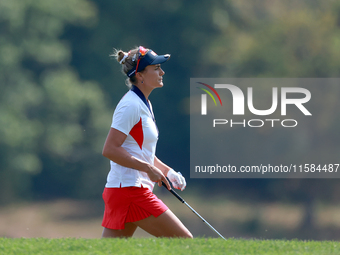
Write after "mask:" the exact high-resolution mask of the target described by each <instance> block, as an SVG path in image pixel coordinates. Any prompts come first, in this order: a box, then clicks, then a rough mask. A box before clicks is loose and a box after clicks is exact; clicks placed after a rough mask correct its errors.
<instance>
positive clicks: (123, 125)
mask: <svg viewBox="0 0 340 255" xmlns="http://www.w3.org/2000/svg"><path fill="white" fill-rule="evenodd" d="M140 111H141V109H140V106H139V105H138V104H136V103H135V102H133V101H121V102H120V103H119V104H118V105H117V107H116V109H115V111H114V113H113V118H112V124H111V127H112V128H114V129H117V130H119V131H120V132H123V133H124V134H126V135H128V134H129V133H130V131H131V129H132V128H133V127H134V125H136V124H137V123H138V122H139V121H140V116H141V115H140Z"/></svg>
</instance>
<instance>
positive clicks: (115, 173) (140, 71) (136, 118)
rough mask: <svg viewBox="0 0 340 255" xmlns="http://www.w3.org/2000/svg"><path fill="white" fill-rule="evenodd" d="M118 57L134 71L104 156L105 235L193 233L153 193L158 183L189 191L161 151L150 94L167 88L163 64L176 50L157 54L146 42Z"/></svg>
mask: <svg viewBox="0 0 340 255" xmlns="http://www.w3.org/2000/svg"><path fill="white" fill-rule="evenodd" d="M114 56H115V57H116V58H117V60H118V62H119V63H120V64H121V65H122V71H123V73H124V74H126V75H127V76H128V79H127V82H128V84H129V87H131V89H130V90H129V91H128V92H127V93H126V94H125V95H124V97H123V98H122V99H121V100H120V102H119V103H118V105H117V107H116V109H115V112H114V114H113V120H112V125H111V129H110V132H109V134H108V136H107V138H106V141H105V144H104V148H103V155H104V156H105V157H107V158H108V159H110V164H111V169H110V172H109V174H108V177H107V183H106V185H105V189H104V192H103V199H104V202H105V212H104V218H103V222H102V226H103V227H104V230H103V234H102V237H131V236H132V235H133V233H134V232H135V230H136V228H137V227H140V228H142V229H144V230H145V231H146V232H148V233H150V234H151V235H154V236H156V237H186V238H192V234H191V233H190V232H189V230H188V229H187V228H186V227H185V226H184V225H183V224H182V222H181V221H180V220H179V219H178V218H177V217H176V216H175V215H174V214H173V213H172V212H171V211H170V210H169V209H168V207H167V206H166V205H165V204H164V203H163V202H162V201H161V200H160V199H159V198H157V197H156V196H155V195H154V194H153V193H152V190H153V187H154V184H155V182H157V183H158V185H159V186H161V185H162V182H164V183H165V184H166V186H167V187H168V189H170V188H171V187H170V184H169V182H168V180H167V179H166V176H167V177H168V178H169V180H170V181H171V183H172V185H173V187H174V188H177V189H180V190H183V189H184V188H185V186H186V182H185V179H184V177H183V176H182V175H181V174H180V173H177V172H175V171H174V170H173V169H171V167H169V166H167V165H166V164H164V163H163V162H162V161H161V160H160V159H158V158H157V157H156V155H155V151H156V143H157V139H158V129H157V126H156V123H155V117H154V115H153V111H152V106H151V102H150V101H149V100H148V97H149V95H150V93H151V92H152V90H153V89H155V88H161V87H163V79H162V77H163V75H164V71H163V70H162V68H161V66H160V64H162V63H164V62H166V61H167V60H168V59H169V57H170V55H157V54H156V53H155V52H154V51H152V50H150V49H145V48H144V47H142V46H140V47H138V48H136V49H133V50H130V51H129V52H128V53H126V52H123V51H121V50H119V51H116V52H115V54H114Z"/></svg>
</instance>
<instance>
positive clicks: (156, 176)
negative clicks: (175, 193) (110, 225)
mask: <svg viewBox="0 0 340 255" xmlns="http://www.w3.org/2000/svg"><path fill="white" fill-rule="evenodd" d="M146 173H147V174H148V176H149V178H150V180H151V181H153V182H158V186H159V187H161V186H162V182H164V183H165V185H166V187H167V188H168V190H171V186H170V183H169V182H168V180H167V178H166V177H165V175H164V174H163V173H162V171H161V170H159V169H158V168H157V167H155V166H153V165H148V170H147V171H146Z"/></svg>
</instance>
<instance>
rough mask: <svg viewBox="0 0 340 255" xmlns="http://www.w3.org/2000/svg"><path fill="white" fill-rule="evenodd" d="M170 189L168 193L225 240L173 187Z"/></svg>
mask: <svg viewBox="0 0 340 255" xmlns="http://www.w3.org/2000/svg"><path fill="white" fill-rule="evenodd" d="M162 185H163V186H164V187H165V188H166V189H168V188H167V186H166V185H165V183H164V182H162ZM169 191H170V193H172V194H173V195H174V196H175V197H176V198H177V199H178V200H179V201H181V202H182V203H183V204H185V205H186V206H187V207H189V209H190V210H191V211H192V212H193V213H194V214H196V215H197V216H198V217H199V218H200V219H201V220H202V221H203V222H204V223H206V224H207V225H208V226H209V227H210V228H211V229H212V230H213V231H215V233H217V234H218V235H219V236H220V237H221V238H223V239H224V240H226V239H225V238H224V237H223V236H222V235H221V234H220V233H219V232H218V231H217V230H216V229H215V228H214V227H213V226H211V225H210V224H209V222H207V221H206V220H205V219H204V218H203V217H202V216H201V215H199V214H198V213H197V212H196V211H195V210H194V208H192V207H191V206H190V205H189V204H188V203H187V202H185V200H184V199H183V198H181V196H180V195H178V194H177V193H176V191H174V190H173V189H171V190H169Z"/></svg>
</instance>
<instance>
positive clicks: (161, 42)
mask: <svg viewBox="0 0 340 255" xmlns="http://www.w3.org/2000/svg"><path fill="white" fill-rule="evenodd" d="M339 28H340V3H339V2H338V1H321V0H303V1H293V0H289V1H279V0H274V1H272V0H265V1H251V2H249V1H245V0H213V1H180V0H173V1H165V0H147V1H143V2H141V1H137V0H131V1H109V0H96V1H90V0H72V1H71V0H70V1H58V0H34V1H33V0H31V1H29V0H27V1H21V0H1V1H0V33H1V36H0V91H1V93H0V98H1V99H0V202H1V203H8V202H13V201H17V200H23V199H24V200H32V199H48V198H55V197H72V198H98V199H100V195H101V192H102V189H103V187H104V184H105V181H106V174H107V172H108V170H109V163H108V161H107V160H106V159H105V158H103V157H102V156H101V149H102V145H103V143H104V141H105V138H106V135H107V132H108V130H109V127H110V124H111V116H112V113H113V110H114V107H115V105H116V104H117V102H118V100H119V99H120V98H121V97H122V95H123V94H124V93H125V92H126V91H127V88H126V86H125V85H124V81H125V77H124V76H123V75H122V74H121V73H120V70H119V69H120V66H119V64H118V63H117V62H116V61H115V60H110V58H109V54H110V53H112V51H113V48H121V49H123V50H125V51H127V50H129V49H130V48H132V47H135V46H138V45H143V46H145V47H148V48H152V49H153V50H155V51H156V52H157V53H159V54H165V53H171V54H172V56H171V60H170V61H169V62H167V63H166V64H165V65H164V70H165V72H166V75H165V76H164V84H165V86H164V88H162V89H160V90H156V91H154V92H153V94H152V95H151V98H150V99H151V100H152V102H153V105H154V112H155V115H156V117H157V125H158V127H159V130H160V140H159V144H158V151H157V153H158V156H159V157H160V158H161V159H162V160H163V161H164V162H167V163H169V164H170V165H171V166H173V168H175V169H178V170H179V171H181V172H182V173H183V174H184V175H185V177H186V178H187V179H188V183H189V185H191V186H192V188H193V189H197V191H199V190H200V191H201V192H202V194H207V195H213V194H217V193H220V194H222V195H225V196H227V197H234V198H237V199H245V200H247V199H249V200H258V201H273V200H281V201H289V202H298V203H305V204H306V208H307V209H308V208H311V207H312V206H313V202H312V201H317V200H322V201H326V202H336V201H338V196H337V194H338V190H339V188H338V186H339V181H338V180H327V179H325V180H305V179H299V180H296V179H295V180H293V179H289V180H276V179H260V180H254V179H238V180H229V179H219V180H211V179H209V180H208V179H206V180H196V179H189V149H190V148H189V137H190V134H189V103H188V101H189V79H190V77H287V78H288V77H314V78H316V77H338V76H339V72H340V57H339V48H340V29H339ZM327 93H328V94H329V101H328V102H327V103H325V105H323V106H322V107H319V108H318V106H319V104H320V102H317V101H313V106H312V107H313V108H314V109H320V110H324V115H323V116H324V117H325V118H326V120H327V121H324V122H320V123H327V125H321V124H320V123H314V125H311V124H310V123H306V133H305V134H300V135H301V136H303V137H305V140H306V141H307V143H306V144H307V145H308V146H313V147H318V148H319V150H317V152H318V153H321V154H327V153H332V155H335V154H337V153H339V152H340V151H339V150H340V149H339V146H338V145H339V144H340V143H339V142H340V136H339V132H338V130H339V127H340V120H339V114H337V109H338V108H339V102H338V100H337V99H338V96H339V90H338V89H336V87H335V88H334V90H333V91H328V92H327ZM307 124H308V125H307ZM235 139H237V137H235ZM284 143H285V141H284V140H282V139H281V140H275V141H272V146H271V147H272V148H276V149H277V150H278V151H279V148H280V146H281V145H282V144H284ZM308 146H307V147H308ZM245 153H252V154H253V157H256V153H257V151H249V150H248V151H246V152H245ZM228 156H230V157H239V155H238V153H237V152H234V153H233V154H230V155H228ZM313 156H314V157H318V155H313ZM320 156H321V155H320ZM322 156H325V155H322ZM338 163H339V162H338ZM308 210H309V209H308ZM310 218H311V217H310ZM310 218H308V217H306V220H308V219H310ZM310 224H311V223H310Z"/></svg>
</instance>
